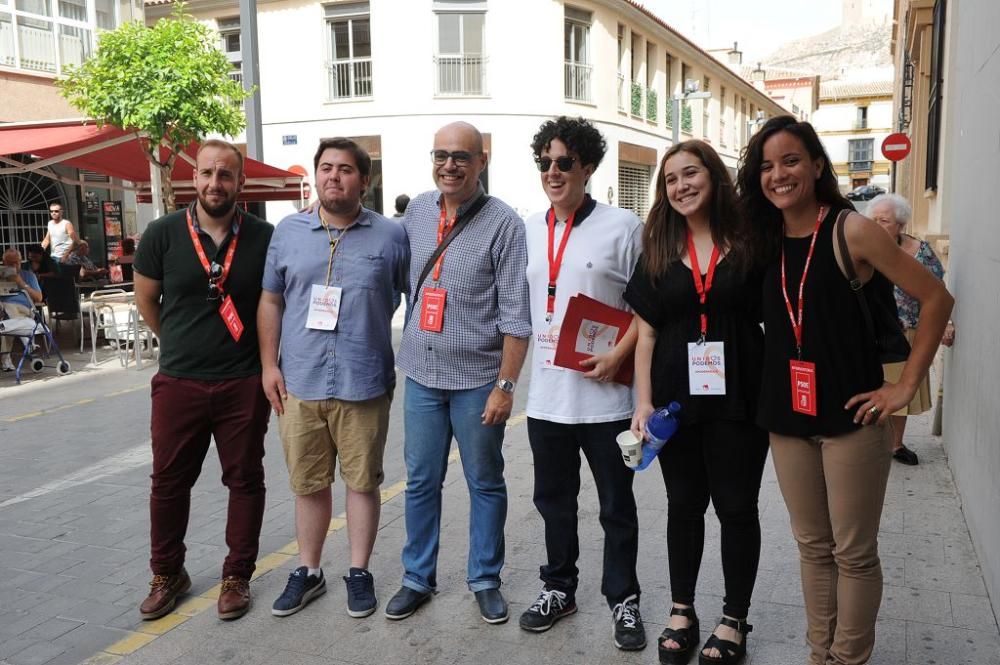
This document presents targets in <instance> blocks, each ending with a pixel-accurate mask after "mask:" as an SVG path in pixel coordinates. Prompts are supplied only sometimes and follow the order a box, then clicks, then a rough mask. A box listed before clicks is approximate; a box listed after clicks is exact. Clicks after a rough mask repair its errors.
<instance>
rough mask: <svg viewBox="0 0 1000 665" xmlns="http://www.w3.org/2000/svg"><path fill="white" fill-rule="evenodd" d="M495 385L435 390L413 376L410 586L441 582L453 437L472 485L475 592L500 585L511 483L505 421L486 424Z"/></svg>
mask: <svg viewBox="0 0 1000 665" xmlns="http://www.w3.org/2000/svg"><path fill="white" fill-rule="evenodd" d="M492 390H493V384H492V383H489V384H487V385H485V386H482V387H479V388H472V389H470V390H439V389H436V388H428V387H426V386H423V385H421V384H419V383H417V382H416V381H413V380H412V379H407V380H406V394H405V396H404V412H405V428H406V443H405V444H404V448H403V458H404V460H405V461H406V545H405V546H404V547H403V557H402V558H403V570H404V573H403V586H406V587H409V588H411V589H415V590H417V591H421V592H429V591H434V590H435V587H436V586H437V557H438V548H439V541H440V537H441V488H442V487H443V485H444V477H445V473H446V472H447V470H448V451H449V449H450V448H451V438H452V436H454V437H455V439H456V440H457V441H458V452H459V454H460V455H461V457H462V469H463V470H464V471H465V482H466V484H467V485H468V487H469V498H470V503H471V506H470V511H469V559H468V573H467V575H468V584H469V589H470V590H471V591H481V590H483V589H495V588H497V587H499V586H500V569H501V568H503V562H504V533H503V530H504V523H505V522H506V520H507V485H506V483H505V482H504V479H503V466H504V462H503V452H502V450H501V448H502V446H503V435H504V428H505V425H504V424H500V425H489V426H487V425H483V424H482V413H483V409H484V408H485V407H486V399H487V397H489V394H490V391H492Z"/></svg>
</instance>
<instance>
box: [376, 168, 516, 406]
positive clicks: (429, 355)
mask: <svg viewBox="0 0 1000 665" xmlns="http://www.w3.org/2000/svg"><path fill="white" fill-rule="evenodd" d="M480 193H482V188H480V191H479V192H478V193H477V194H476V195H474V196H473V197H472V198H471V199H470V200H469V201H467V202H466V203H464V204H462V206H460V207H459V209H458V212H459V214H460V215H461V214H462V213H463V212H464V211H465V210H466V209H467V208H468V207H470V206H471V205H472V203H473V202H474V201H475V200H476V199H478V198H479V194H480ZM440 215H441V194H440V192H438V191H431V192H425V193H423V194H421V195H420V196H418V197H416V198H415V199H413V200H412V201H410V204H409V205H408V206H407V208H406V214H405V215H404V216H403V228H404V229H405V230H406V234H407V236H408V237H409V240H410V256H411V259H410V289H411V299H413V300H414V302H413V304H412V306H411V310H410V318H409V320H408V321H407V323H406V328H405V329H404V331H403V339H402V342H401V343H400V347H399V354H398V355H397V357H396V364H397V365H398V367H399V369H401V370H402V371H403V373H404V374H406V376H408V377H409V378H411V379H413V380H414V381H416V382H417V383H419V384H421V385H424V386H427V387H428V388H437V389H442V390H467V389H470V388H478V387H479V386H483V385H486V384H487V383H491V382H493V381H496V379H497V373H498V372H499V371H500V356H501V352H502V349H503V338H504V336H505V335H509V336H511V337H521V338H524V337H530V336H531V314H530V311H529V301H528V280H527V278H526V277H525V272H524V271H525V267H526V266H527V263H528V252H527V249H526V246H525V241H524V222H523V221H522V220H521V218H520V217H518V215H517V213H516V212H514V210H513V209H512V208H511V207H510V206H508V205H507V204H506V203H504V202H503V201H501V200H500V199H497V198H495V197H491V198H490V200H489V201H487V203H486V205H484V206H483V208H482V209H481V210H480V211H479V212H478V213H476V216H475V217H473V218H472V220H471V221H470V222H469V223H468V224H467V225H466V227H465V228H464V229H462V232H461V233H459V234H458V236H457V237H456V238H455V240H454V241H452V243H451V244H450V245H448V249H447V250H446V251H445V254H444V261H443V263H442V267H441V280H440V282H438V283H436V284H435V282H434V275H433V271H432V272H431V273H430V274H428V276H427V279H426V280H424V283H423V286H422V287H421V289H420V290H421V292H423V290H424V289H426V288H427V287H433V286H437V287H439V288H442V289H445V290H446V291H447V292H448V296H447V300H446V302H445V308H444V326H443V328H442V330H441V332H439V333H436V332H427V331H424V330H421V329H420V308H421V297H422V295H423V293H420V294H412V289H414V288H415V287H416V283H417V280H418V279H420V273H421V272H422V271H423V269H424V266H425V265H426V264H427V259H429V258H430V256H431V254H432V253H433V252H434V250H435V249H436V248H437V230H438V221H439V219H440Z"/></svg>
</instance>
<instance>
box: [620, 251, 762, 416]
mask: <svg viewBox="0 0 1000 665" xmlns="http://www.w3.org/2000/svg"><path fill="white" fill-rule="evenodd" d="M761 276H762V275H761V271H760V270H755V271H750V272H749V274H746V275H744V274H742V273H741V272H740V271H738V270H736V269H735V267H734V266H733V265H732V264H731V263H730V262H729V261H728V260H726V259H725V258H723V259H722V260H721V261H719V263H718V266H717V267H716V270H715V277H714V278H713V281H712V289H711V290H710V291H709V292H708V298H707V299H706V302H705V307H706V310H707V314H708V333H707V335H706V337H707V338H708V339H709V340H710V341H719V340H721V341H722V342H723V343H724V345H725V346H724V348H725V355H726V394H725V395H697V396H692V395H691V392H690V386H689V382H688V347H687V345H688V342H697V341H698V338H699V337H700V336H701V317H700V312H701V309H700V306H699V304H698V293H697V292H696V291H695V288H694V279H693V278H692V275H691V269H690V268H688V267H687V266H686V265H684V264H683V263H682V262H681V261H676V262H674V263H672V264H671V265H670V266H669V268H668V269H667V272H666V274H664V275H663V276H662V277H661V278H660V279H659V280H658V281H657V282H656V283H655V285H654V283H653V280H652V279H651V278H650V276H649V274H648V273H647V272H646V270H645V266H644V262H643V260H642V259H641V258H640V259H639V262H638V264H637V265H636V268H635V272H633V273H632V278H631V279H630V280H629V282H628V286H627V287H626V289H625V301H626V302H627V303H628V304H629V305H631V307H632V309H633V310H634V311H635V313H636V314H638V315H639V316H641V317H642V318H643V319H644V320H645V321H646V323H648V324H649V325H650V326H652V327H653V328H655V329H656V344H655V345H654V347H653V357H652V362H651V366H650V380H651V384H652V393H653V394H652V397H653V405H654V406H656V407H661V406H666V405H667V404H668V403H669V402H671V401H672V400H676V401H677V402H679V403H680V405H681V413H680V422H681V424H683V425H693V424H696V423H703V422H713V421H719V420H730V421H740V422H753V419H754V416H755V414H756V412H757V393H758V390H759V387H760V381H761V363H762V352H763V350H764V339H763V338H764V334H763V332H762V331H761V328H760V293H761V288H760V280H761ZM703 277H704V276H703Z"/></svg>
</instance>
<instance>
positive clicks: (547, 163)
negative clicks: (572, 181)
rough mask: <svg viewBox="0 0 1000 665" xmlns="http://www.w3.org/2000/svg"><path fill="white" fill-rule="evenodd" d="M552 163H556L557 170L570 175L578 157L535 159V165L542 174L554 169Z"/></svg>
mask: <svg viewBox="0 0 1000 665" xmlns="http://www.w3.org/2000/svg"><path fill="white" fill-rule="evenodd" d="M552 162H555V163H556V168H557V169H559V170H560V171H562V172H563V173H568V172H569V171H572V170H573V164H575V163H576V157H556V158H555V159H552V158H551V157H537V158H535V165H536V166H537V167H538V170H539V171H541V172H542V173H545V172H547V171H548V170H549V169H550V168H552Z"/></svg>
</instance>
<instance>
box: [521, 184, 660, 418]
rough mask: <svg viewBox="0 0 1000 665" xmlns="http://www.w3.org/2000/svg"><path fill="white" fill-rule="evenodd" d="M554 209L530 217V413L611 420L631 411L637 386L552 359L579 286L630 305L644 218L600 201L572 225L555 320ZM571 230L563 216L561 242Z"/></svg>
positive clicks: (603, 298)
mask: <svg viewBox="0 0 1000 665" xmlns="http://www.w3.org/2000/svg"><path fill="white" fill-rule="evenodd" d="M546 214H547V211H543V212H539V213H535V214H533V215H531V216H530V217H528V218H527V220H525V223H524V224H525V230H526V240H527V244H528V270H527V275H528V287H529V290H530V293H531V327H532V333H533V334H532V354H531V385H530V386H529V389H528V406H527V409H526V413H527V415H528V416H529V417H531V418H538V419H540V420H548V421H551V422H556V423H564V424H578V423H606V422H611V421H615V420H625V419H626V418H631V417H632V388H631V387H630V386H623V385H621V384H620V383H600V382H598V381H594V380H593V379H586V378H584V376H583V372H577V371H575V370H569V369H564V368H560V367H552V366H551V365H550V366H548V367H547V366H546V365H549V363H547V362H546V361H547V360H551V358H552V357H553V355H554V349H555V345H556V343H558V340H559V326H560V324H561V323H562V320H563V317H564V315H565V314H566V306H567V303H568V302H569V299H570V298H571V297H572V296H575V295H577V294H579V293H583V294H584V295H587V296H590V297H591V298H594V299H595V300H600V301H601V302H603V303H605V304H607V305H610V306H612V307H617V308H618V309H624V310H628V309H629V307H628V305H627V304H626V303H625V300H624V299H623V297H622V296H623V294H624V293H625V286H626V284H628V280H629V278H630V277H631V276H632V271H633V270H634V268H635V264H636V261H638V260H639V254H640V253H641V252H642V222H640V221H639V218H638V217H636V216H635V214H633V213H632V212H631V211H629V210H624V209H622V208H613V207H611V206H607V205H604V204H601V203H597V204H596V206H595V208H594V210H593V211H592V212H591V213H590V214H589V215H587V216H586V217H585V218H584V219H583V221H581V222H580V223H579V224H577V225H576V226H574V227H573V231H572V233H571V234H570V237H569V240H568V241H567V243H566V251H565V253H564V255H563V261H562V267H561V269H560V271H559V278H558V280H557V282H556V301H555V308H554V309H555V311H554V312H553V316H552V322H551V323H547V322H546V321H545V306H546V302H547V300H548V283H549V260H548V224H547V222H546V221H545V217H546ZM565 230H566V224H565V223H564V222H557V223H556V232H555V243H554V244H555V249H556V250H558V248H559V243H560V242H561V240H562V235H563V233H564V232H565Z"/></svg>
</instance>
